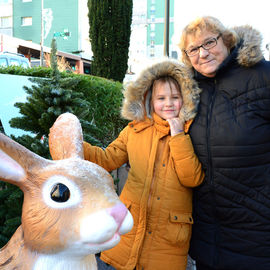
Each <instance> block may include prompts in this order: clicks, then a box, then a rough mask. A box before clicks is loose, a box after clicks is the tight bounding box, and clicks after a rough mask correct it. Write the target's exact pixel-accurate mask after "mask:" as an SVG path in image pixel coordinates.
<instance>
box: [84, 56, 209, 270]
mask: <svg viewBox="0 0 270 270" xmlns="http://www.w3.org/2000/svg"><path fill="white" fill-rule="evenodd" d="M149 72H150V75H149ZM166 74H167V75H170V76H173V77H174V78H175V79H177V80H178V82H179V84H180V86H181V91H182V95H183V100H184V106H183V110H181V112H180V115H181V117H184V118H185V120H186V121H187V122H186V131H187V130H188V125H189V124H190V122H191V121H192V118H193V117H194V116H195V114H196V109H197V104H198V100H197V98H198V96H199V92H200V91H199V89H198V88H197V86H196V83H195V82H194V81H193V80H192V78H191V76H190V74H189V73H188V72H187V71H186V69H185V68H184V67H183V66H182V65H180V64H179V63H177V62H173V61H170V60H167V61H165V62H164V61H163V62H162V63H158V64H156V65H154V66H152V67H151V68H150V69H147V70H146V71H144V73H143V74H142V76H141V77H139V78H138V79H137V80H136V82H135V83H133V84H132V85H129V86H128V87H127V90H126V91H125V93H124V94H125V99H124V103H123V109H122V115H123V116H125V117H126V118H128V119H130V118H131V116H132V115H133V119H134V120H133V121H132V122H131V123H129V124H128V126H127V127H125V128H124V129H123V130H122V132H121V133H120V135H119V137H118V138H117V139H116V140H115V141H113V142H112V143H111V144H110V145H109V146H108V147H107V148H106V149H105V150H103V149H101V148H98V147H94V146H91V145H90V144H87V143H85V144H84V154H85V159H87V160H90V161H92V162H95V163H97V164H99V165H100V166H102V167H103V168H105V169H106V170H108V171H112V170H114V169H116V168H118V167H120V166H121V165H123V164H124V163H126V162H127V161H129V164H130V170H129V174H128V179H127V181H126V184H125V186H124V188H123V191H122V193H121V195H120V199H121V201H122V202H123V203H124V204H125V205H126V206H127V208H128V209H129V210H130V212H131V214H132V216H133V219H134V227H133V229H132V230H131V232H129V233H128V234H126V235H123V236H121V241H120V243H119V244H118V245H117V246H116V247H114V248H112V249H110V250H108V251H105V252H103V253H102V255H101V259H102V260H104V261H105V262H106V263H108V264H111V265H112V266H114V267H115V268H116V269H119V270H133V269H134V268H135V267H136V269H144V270H167V269H168V270H184V269H186V263H187V253H188V249H189V240H190V237H191V225H192V223H193V218H192V189H191V188H192V187H195V186H198V185H199V184H200V183H201V182H202V181H203V178H204V173H203V171H202V168H201V164H200V162H199V161H198V159H197V157H196V155H195V154H194V150H193V146H192V143H191V139H190V137H189V135H188V134H185V133H180V134H178V135H176V136H173V137H171V136H170V127H169V124H168V122H167V121H165V120H163V119H161V118H160V117H159V116H157V115H156V114H152V117H151V116H147V113H146V111H147V110H146V109H145V104H146V101H145V100H144V97H145V95H146V93H147V91H148V90H149V88H150V86H151V84H152V82H153V80H154V79H156V78H158V77H160V76H162V75H166ZM139 92H140V93H141V95H139V94H138V93H139ZM134 93H135V94H134ZM137 97H138V98H137ZM140 103H141V104H140ZM185 105H186V106H185ZM138 108H139V109H138ZM140 108H141V110H142V111H138V110H140ZM132 111H134V112H133V113H132ZM135 114H136V115H135ZM140 117H143V119H141V118H140Z"/></svg>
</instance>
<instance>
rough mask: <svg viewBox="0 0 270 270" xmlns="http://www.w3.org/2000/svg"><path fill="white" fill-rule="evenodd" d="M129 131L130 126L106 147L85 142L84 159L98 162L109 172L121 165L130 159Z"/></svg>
mask: <svg viewBox="0 0 270 270" xmlns="http://www.w3.org/2000/svg"><path fill="white" fill-rule="evenodd" d="M127 133H128V127H126V128H124V129H123V130H122V131H121V132H120V134H119V136H118V138H117V139H115V140H114V141H113V142H112V143H110V144H109V145H108V146H107V148H106V149H102V148H101V147H97V146H93V145H91V144H90V143H87V142H84V143H83V150H84V159H85V160H88V161H91V162H93V163H96V164H98V165H99V166H101V167H103V168H104V169H105V170H107V171H108V172H111V171H113V170H115V169H117V168H119V167H121V166H122V165H123V164H125V163H126V162H127V161H128V153H127Z"/></svg>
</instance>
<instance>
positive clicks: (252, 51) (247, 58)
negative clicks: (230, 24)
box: [232, 25, 264, 67]
mask: <svg viewBox="0 0 270 270" xmlns="http://www.w3.org/2000/svg"><path fill="white" fill-rule="evenodd" d="M232 30H233V31H234V32H235V33H236V34H237V36H238V38H239V42H240V44H241V43H242V44H241V45H240V47H239V50H238V56H237V61H238V63H239V64H240V65H241V66H245V67H251V66H253V65H255V64H256V63H258V62H259V61H261V60H262V59H263V58H264V57H263V52H262V50H261V46H262V35H261V33H260V32H259V31H257V30H256V29H254V28H252V27H251V26H249V25H245V26H238V27H234V28H232Z"/></svg>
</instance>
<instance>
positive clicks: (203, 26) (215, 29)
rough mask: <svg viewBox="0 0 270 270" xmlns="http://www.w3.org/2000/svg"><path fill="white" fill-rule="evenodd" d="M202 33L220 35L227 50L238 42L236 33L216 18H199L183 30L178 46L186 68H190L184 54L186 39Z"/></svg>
mask: <svg viewBox="0 0 270 270" xmlns="http://www.w3.org/2000/svg"><path fill="white" fill-rule="evenodd" d="M203 31H209V32H212V33H214V34H221V35H222V36H221V37H222V40H223V42H224V45H225V46H226V47H227V48H228V49H229V50H230V49H231V48H233V47H234V46H235V45H236V44H237V42H238V36H237V35H236V33H235V32H234V31H233V30H231V29H228V28H226V27H225V26H224V25H223V24H222V23H221V22H220V21H219V20H218V19H217V18H215V17H211V16H204V17H199V18H197V19H195V20H194V21H192V22H191V23H189V24H188V25H187V26H186V27H185V28H184V30H183V31H182V35H181V38H180V42H179V44H178V46H179V48H180V50H181V52H182V61H183V63H185V64H186V65H188V66H191V63H190V59H189V57H188V56H187V55H186V53H185V49H186V45H187V44H186V42H187V38H188V36H194V37H196V36H197V35H199V34H200V33H201V32H203Z"/></svg>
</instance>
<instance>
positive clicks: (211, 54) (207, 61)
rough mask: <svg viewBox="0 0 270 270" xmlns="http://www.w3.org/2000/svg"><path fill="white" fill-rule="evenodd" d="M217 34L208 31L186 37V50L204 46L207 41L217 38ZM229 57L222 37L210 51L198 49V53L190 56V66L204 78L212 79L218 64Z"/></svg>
mask: <svg viewBox="0 0 270 270" xmlns="http://www.w3.org/2000/svg"><path fill="white" fill-rule="evenodd" d="M217 37H218V34H214V33H212V32H209V31H206V30H205V31H202V32H201V33H200V34H197V35H196V36H194V35H189V36H187V42H186V50H190V49H192V48H195V47H198V46H200V45H202V44H206V43H205V42H207V41H208V40H209V39H211V38H217ZM228 55H229V50H228V48H227V47H226V46H225V44H224V43H223V40H222V37H220V38H218V39H217V45H216V46H214V47H212V48H211V49H208V50H205V49H204V48H202V47H200V49H199V53H198V54H196V55H194V56H190V57H189V59H190V62H191V65H192V66H193V67H194V69H196V70H197V71H198V72H199V73H201V74H202V75H204V76H206V77H214V76H215V75H216V72H217V69H218V67H219V66H220V64H221V63H222V62H223V61H224V60H225V58H227V56H228Z"/></svg>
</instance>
